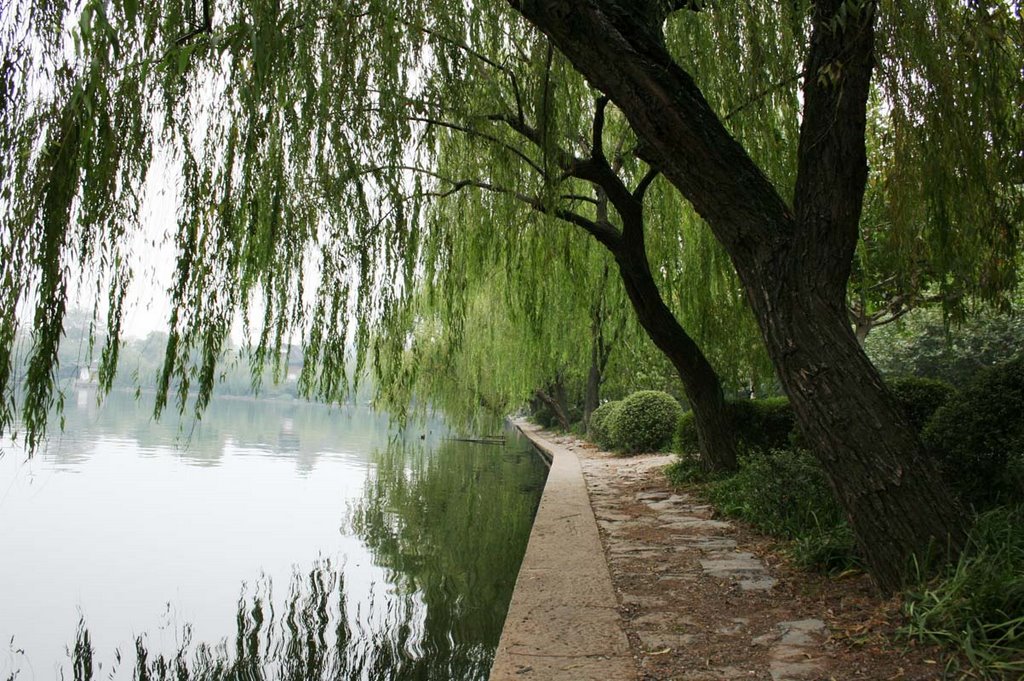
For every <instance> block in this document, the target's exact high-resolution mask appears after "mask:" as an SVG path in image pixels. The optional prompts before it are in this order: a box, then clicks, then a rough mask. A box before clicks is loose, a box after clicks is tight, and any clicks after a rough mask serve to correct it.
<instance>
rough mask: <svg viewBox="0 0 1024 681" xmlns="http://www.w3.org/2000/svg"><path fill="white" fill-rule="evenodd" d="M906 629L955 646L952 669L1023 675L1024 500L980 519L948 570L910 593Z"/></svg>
mask: <svg viewBox="0 0 1024 681" xmlns="http://www.w3.org/2000/svg"><path fill="white" fill-rule="evenodd" d="M905 611H906V614H907V617H908V620H909V622H908V624H907V626H906V627H905V628H904V633H906V634H907V635H909V636H912V637H914V638H917V639H919V640H922V641H928V642H933V643H939V644H942V645H945V646H948V647H950V648H953V649H956V650H957V651H958V652H959V653H960V654H961V657H960V658H954V659H953V660H951V662H950V666H951V669H950V671H957V672H959V673H961V674H965V675H969V677H970V676H973V677H974V678H985V679H1010V678H1013V679H1018V678H1024V505H1017V506H1007V507H1002V508H998V509H995V510H993V511H990V512H988V513H985V514H984V515H981V516H979V518H978V521H977V523H976V524H975V526H974V530H973V531H972V533H971V538H970V543H969V545H968V548H967V550H966V551H965V552H964V554H963V555H962V556H961V557H960V560H959V561H958V562H957V564H956V565H955V566H954V567H953V568H952V569H951V570H950V572H949V573H948V574H947V575H944V576H943V577H940V578H938V579H934V580H932V581H930V582H928V583H927V584H925V585H924V586H922V587H920V588H918V589H915V590H911V591H909V592H908V593H907V594H906V605H905Z"/></svg>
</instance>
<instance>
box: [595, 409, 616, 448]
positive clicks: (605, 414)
mask: <svg viewBox="0 0 1024 681" xmlns="http://www.w3.org/2000/svg"><path fill="white" fill-rule="evenodd" d="M621 404H622V400H613V401H612V402H605V403H604V404H602V405H600V406H599V407H598V408H597V409H595V410H594V411H593V413H592V414H591V415H590V430H589V437H590V441H591V442H593V443H594V444H596V445H597V446H598V447H600V448H601V449H611V448H612V445H613V444H614V443H613V442H612V436H611V431H610V430H609V425H610V423H609V422H610V421H611V418H612V416H613V415H614V414H615V412H616V411H618V409H619V406H620V405H621Z"/></svg>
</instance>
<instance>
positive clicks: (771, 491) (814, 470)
mask: <svg viewBox="0 0 1024 681" xmlns="http://www.w3.org/2000/svg"><path fill="white" fill-rule="evenodd" d="M708 493H709V497H710V499H711V501H712V502H713V503H714V504H715V505H716V506H717V507H718V508H719V510H721V511H722V512H723V513H725V514H726V515H730V516H733V517H738V518H741V519H743V520H745V521H746V522H748V523H750V524H751V525H753V526H754V527H756V528H758V529H759V530H761V531H763V532H767V533H768V534H771V535H774V536H776V537H781V538H783V539H790V540H793V544H792V545H791V551H790V553H791V555H792V557H793V558H794V560H795V561H796V562H797V563H798V564H800V565H801V566H802V567H806V568H815V569H821V570H825V571H828V572H833V571H839V570H842V569H845V568H847V567H850V566H851V565H854V564H855V563H856V560H855V556H854V544H855V542H854V537H853V532H852V531H851V530H850V528H849V526H848V525H847V524H846V520H845V518H844V515H843V512H842V510H841V509H840V508H839V504H838V503H836V501H835V498H834V497H833V496H832V491H831V489H830V488H829V486H828V482H827V481H826V480H825V473H824V471H822V469H821V466H820V465H819V464H818V462H817V460H816V459H815V458H814V457H813V456H812V455H811V454H810V453H809V452H807V451H805V450H802V449H795V450H794V449H774V450H770V451H767V452H765V453H764V454H763V455H758V456H742V457H741V458H740V469H739V471H738V472H737V473H736V474H735V475H733V476H731V477H729V478H726V479H724V480H720V481H718V482H714V483H712V484H711V485H710V486H709V488H708Z"/></svg>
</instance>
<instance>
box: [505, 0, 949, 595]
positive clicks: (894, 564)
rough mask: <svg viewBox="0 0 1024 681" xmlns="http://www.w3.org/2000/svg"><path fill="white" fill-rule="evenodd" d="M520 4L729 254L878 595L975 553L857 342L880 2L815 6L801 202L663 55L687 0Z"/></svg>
mask: <svg viewBox="0 0 1024 681" xmlns="http://www.w3.org/2000/svg"><path fill="white" fill-rule="evenodd" d="M509 2H510V4H511V5H512V7H514V8H515V9H516V10H518V11H519V12H520V13H521V14H523V16H525V17H526V18H527V20H529V21H530V22H531V23H533V24H534V25H535V26H537V27H538V28H539V29H540V30H541V31H542V32H544V33H545V34H546V35H547V36H548V37H549V38H550V39H551V40H552V42H553V43H554V44H555V46H556V47H558V48H559V50H561V52H562V53H563V54H564V55H565V56H566V57H567V58H568V59H569V60H570V61H571V62H572V63H573V65H574V66H575V67H576V68H577V69H578V70H579V71H580V72H581V73H583V74H584V75H585V76H586V77H587V78H588V80H590V82H591V84H592V85H594V87H596V88H597V89H598V90H601V91H602V92H604V93H605V94H606V95H608V96H609V97H610V98H611V100H612V101H614V102H615V104H616V105H617V106H618V107H619V108H620V109H621V110H622V111H623V113H624V114H625V115H626V117H627V119H628V120H629V122H630V124H631V125H632V127H633V129H634V130H635V131H636V132H637V134H638V135H639V136H640V137H641V138H642V139H643V140H644V141H645V142H646V144H647V145H649V147H650V153H652V154H654V156H655V157H656V158H657V161H658V165H659V167H660V169H661V171H662V172H663V173H664V174H665V176H666V177H667V178H668V180H669V181H671V182H672V183H673V184H674V185H675V186H676V187H677V188H678V189H679V191H680V192H681V193H682V194H683V195H684V196H685V197H686V198H687V199H688V200H689V201H690V202H691V204H692V205H693V207H694V208H695V210H696V211H697V212H698V213H699V214H700V215H701V216H702V217H703V218H704V220H705V221H706V222H707V223H708V225H709V226H710V228H711V229H712V231H713V232H714V234H715V237H716V238H717V239H718V240H719V241H720V242H721V243H722V244H723V246H724V247H725V249H726V250H727V252H728V253H729V255H730V257H731V259H732V261H733V264H734V265H735V267H736V270H737V272H738V274H739V276H740V279H741V281H742V283H743V286H744V289H745V291H746V294H747V298H748V300H749V302H750V304H751V307H752V308H753V310H754V313H755V315H756V317H757V319H758V323H759V325H760V328H761V332H762V335H763V336H764V339H765V342H766V345H767V348H768V352H769V355H770V356H771V358H772V361H773V363H774V365H775V367H776V370H777V371H778V374H779V377H780V379H781V381H782V383H783V387H784V388H785V390H786V393H787V394H788V395H789V397H790V400H791V402H792V404H793V407H794V409H795V411H796V415H797V419H798V422H799V424H800V426H801V429H802V431H803V433H804V436H805V438H806V439H807V441H808V442H809V443H810V444H811V446H812V447H813V450H814V452H815V454H816V455H817V457H818V458H819V460H820V461H821V462H822V465H823V466H824V468H825V471H826V473H827V475H828V477H829V480H830V481H831V484H832V486H833V488H834V490H835V492H836V496H837V499H838V500H839V501H840V503H841V504H842V505H843V507H844V508H845V510H846V513H847V516H848V518H849V519H850V522H851V525H852V527H853V529H854V532H855V533H856V535H857V538H858V541H859V543H860V546H861V548H862V550H863V552H864V555H865V557H866V559H867V561H868V565H869V567H870V570H871V573H872V574H873V575H874V577H875V579H876V580H877V582H878V584H879V586H880V587H881V588H882V589H883V590H886V591H891V590H894V589H897V588H899V587H900V586H901V585H902V584H903V583H904V582H905V579H906V578H907V576H908V573H907V570H908V569H909V568H910V566H911V564H912V561H913V560H915V559H917V560H918V561H926V562H927V561H928V560H929V558H930V557H931V556H932V554H934V552H935V551H936V549H937V548H945V547H950V548H952V549H954V550H956V549H959V548H960V547H962V545H963V542H964V538H965V532H964V527H965V521H964V517H963V514H962V512H961V510H960V509H959V508H958V507H957V506H956V505H955V504H954V503H952V502H951V501H950V500H951V499H952V496H951V495H950V494H949V493H948V492H947V490H946V489H945V486H944V484H943V483H942V481H941V479H940V478H939V476H938V473H937V471H936V470H935V467H934V465H932V464H931V463H930V462H929V460H928V459H927V458H926V457H925V456H924V455H923V452H922V448H921V445H920V443H919V441H918V439H917V436H916V434H915V433H914V431H913V430H912V429H911V427H910V425H909V423H908V422H907V421H906V419H905V417H904V415H903V413H902V412H901V411H900V409H899V408H898V407H897V406H896V404H895V402H894V401H893V399H892V396H891V395H890V394H889V392H888V390H887V389H886V388H885V385H884V384H883V382H882V380H881V378H880V376H879V374H878V372H877V371H876V370H875V369H874V367H873V366H872V365H871V363H870V361H869V360H868V359H867V356H866V355H865V354H864V352H863V351H862V349H861V348H860V346H859V344H858V343H857V340H856V338H855V337H854V334H853V332H852V330H851V329H850V325H849V322H848V317H847V313H846V307H845V292H846V284H847V280H848V278H849V274H850V264H851V260H852V256H853V252H854V248H855V245H856V239H857V228H858V222H859V220H860V213H861V207H862V203H863V196H864V186H865V181H866V177H867V161H866V153H865V119H866V102H867V95H868V87H869V83H870V79H871V74H872V67H873V58H874V22H875V5H876V3H875V2H872V1H870V0H858V1H856V2H854V1H853V0H819V1H818V2H817V3H816V4H815V6H814V10H813V17H812V27H811V35H810V45H809V50H808V57H807V63H806V64H805V71H804V73H805V78H804V111H803V118H802V123H801V135H800V145H799V150H798V171H797V183H796V190H795V196H794V198H793V202H792V208H790V206H789V205H787V203H786V201H784V200H783V199H782V197H781V196H779V194H778V192H777V191H776V189H775V187H774V186H773V185H772V184H771V183H770V182H769V181H768V179H767V178H766V177H765V176H764V174H763V173H762V172H761V170H760V169H759V168H758V167H757V165H756V164H755V163H754V162H753V161H752V160H751V159H750V157H749V156H748V155H747V154H746V152H745V150H744V149H743V147H742V146H741V145H740V144H739V143H737V142H736V141H735V140H734V139H733V138H732V137H731V136H730V135H729V133H728V132H727V131H726V130H725V128H724V126H723V125H722V122H721V120H720V119H719V117H718V116H717V115H716V114H715V112H714V111H713V110H712V109H711V107H710V106H709V105H708V103H707V101H706V100H705V98H704V96H703V94H702V93H701V91H700V89H699V88H698V87H697V86H696V84H695V83H694V81H693V79H692V78H691V77H690V75H689V74H688V73H686V72H685V71H683V70H682V69H681V68H680V67H679V66H678V64H676V63H675V62H674V61H673V60H672V58H671V56H670V55H669V53H668V51H667V50H666V48H665V45H664V39H663V36H662V33H661V30H662V23H663V20H664V17H665V12H667V11H669V10H670V9H677V8H681V7H686V6H689V3H686V2H665V1H663V0H648V1H647V2H642V1H641V0H628V1H627V0H574V1H573V2H567V1H566V0H509ZM844 4H845V6H846V12H847V18H846V21H845V22H844V25H839V23H838V22H836V21H835V17H836V15H837V12H838V11H839V8H840V7H841V6H843V5H844Z"/></svg>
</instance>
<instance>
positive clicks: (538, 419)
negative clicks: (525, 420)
mask: <svg viewBox="0 0 1024 681" xmlns="http://www.w3.org/2000/svg"><path fill="white" fill-rule="evenodd" d="M530 420H531V421H533V422H534V423H536V424H537V425H538V426H540V427H541V428H554V427H556V426H559V425H561V424H560V423H559V422H558V417H557V416H556V415H555V410H554V409H552V408H551V407H550V406H548V405H547V404H546V403H544V402H540V403H539V404H537V405H535V406H534V408H533V413H532V414H531V415H530Z"/></svg>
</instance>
